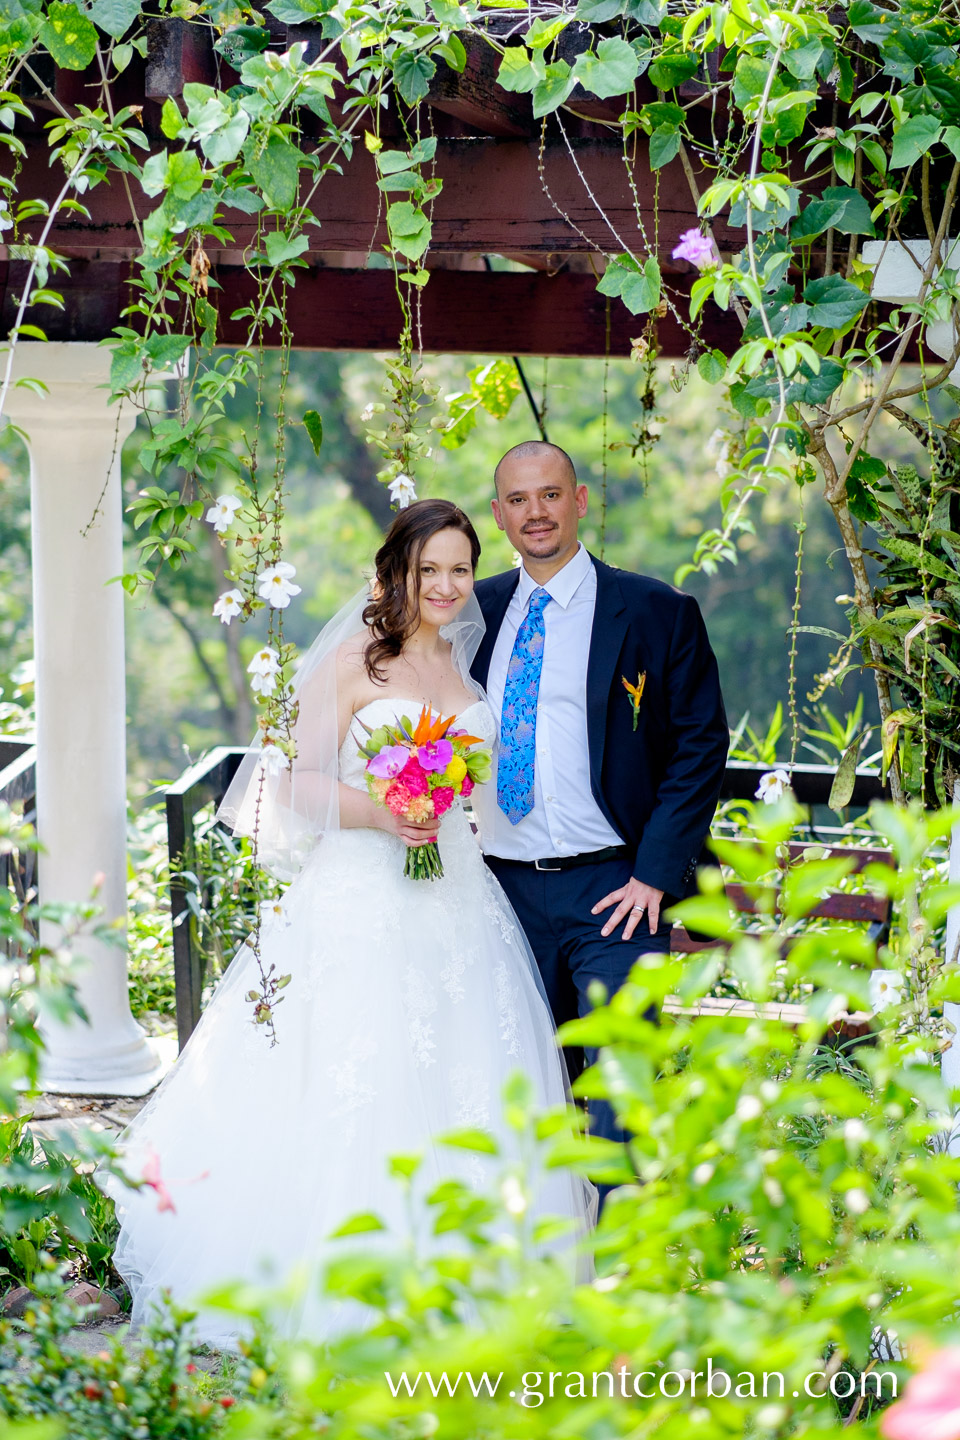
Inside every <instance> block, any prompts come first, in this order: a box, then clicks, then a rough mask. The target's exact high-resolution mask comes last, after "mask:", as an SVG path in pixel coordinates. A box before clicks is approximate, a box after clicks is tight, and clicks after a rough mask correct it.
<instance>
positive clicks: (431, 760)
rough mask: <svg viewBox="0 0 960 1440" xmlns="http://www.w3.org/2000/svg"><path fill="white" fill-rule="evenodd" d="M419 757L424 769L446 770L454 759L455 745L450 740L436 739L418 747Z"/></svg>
mask: <svg viewBox="0 0 960 1440" xmlns="http://www.w3.org/2000/svg"><path fill="white" fill-rule="evenodd" d="M417 759H418V760H419V761H420V764H421V766H422V767H423V769H424V770H437V771H440V770H446V768H447V766H448V765H449V764H450V761H451V760H452V759H453V746H452V745H451V744H450V741H449V740H436V741H434V742H433V743H430V744H427V745H421V746H419V747H418V749H417Z"/></svg>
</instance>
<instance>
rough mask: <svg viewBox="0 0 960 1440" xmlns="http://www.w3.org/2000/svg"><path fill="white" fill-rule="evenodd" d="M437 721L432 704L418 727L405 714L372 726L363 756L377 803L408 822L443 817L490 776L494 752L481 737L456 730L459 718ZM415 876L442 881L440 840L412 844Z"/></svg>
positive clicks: (408, 868) (409, 867) (407, 870)
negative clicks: (454, 724)
mask: <svg viewBox="0 0 960 1440" xmlns="http://www.w3.org/2000/svg"><path fill="white" fill-rule="evenodd" d="M456 718H457V717H456V716H455V715H451V716H450V718H449V719H448V720H444V719H443V717H442V716H440V717H439V718H438V719H436V720H435V719H434V718H433V715H432V714H431V712H430V709H429V707H428V706H426V705H425V706H424V707H423V709H422V710H421V712H420V718H419V720H418V721H417V723H416V725H412V724H411V723H410V721H409V719H408V718H407V716H406V715H402V716H401V717H400V718H399V719H398V720H397V721H396V722H395V723H394V724H393V725H379V726H378V727H377V729H376V730H371V729H370V727H369V726H368V725H363V721H362V720H361V721H360V724H361V725H363V728H364V730H366V732H367V734H368V735H369V737H370V738H369V740H368V741H367V743H366V745H361V746H360V754H361V755H365V756H366V757H367V789H368V791H369V792H370V796H371V798H372V799H373V800H374V801H375V802H376V804H377V805H383V806H384V807H385V808H386V809H387V810H389V811H390V812H391V814H393V815H397V816H399V817H401V818H402V819H404V820H439V819H440V817H441V815H443V814H445V813H446V811H447V810H449V809H450V806H451V805H452V804H453V802H454V800H455V799H456V797H457V796H458V795H463V796H464V797H466V796H467V795H469V794H470V792H471V791H472V790H473V787H474V785H482V784H483V783H484V781H486V780H489V778H490V769H491V755H490V752H489V750H481V749H478V748H476V747H478V746H480V745H482V744H483V741H482V740H481V739H480V737H479V736H478V735H468V734H467V733H466V731H465V730H452V729H451V728H450V727H451V726H452V725H453V722H454V721H455V720H456ZM403 873H404V875H408V876H409V877H410V878H411V879H412V880H438V879H439V878H440V876H441V875H442V874H443V865H442V863H441V861H440V851H439V850H438V849H437V842H436V840H430V841H428V843H427V844H426V845H411V846H409V847H408V849H407V863H406V865H405V866H404V870H403Z"/></svg>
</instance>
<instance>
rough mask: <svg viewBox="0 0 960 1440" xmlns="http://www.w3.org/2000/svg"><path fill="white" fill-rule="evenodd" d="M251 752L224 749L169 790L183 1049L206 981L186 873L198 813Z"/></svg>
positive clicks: (179, 1026)
mask: <svg viewBox="0 0 960 1440" xmlns="http://www.w3.org/2000/svg"><path fill="white" fill-rule="evenodd" d="M245 753H246V752H245V751H244V750H242V749H238V748H235V747H231V746H228V745H218V746H217V748H216V749H215V750H211V751H210V753H209V755H206V756H205V757H204V758H203V759H202V760H200V761H198V762H197V764H196V765H192V766H191V767H190V769H189V770H186V771H185V772H184V773H183V774H182V775H181V776H180V778H179V780H175V781H174V783H173V784H172V785H170V786H168V787H167V790H166V806H167V853H168V854H169V856H170V910H171V914H172V916H173V983H174V990H175V993H176V1005H177V1039H178V1041H179V1044H180V1048H181V1050H182V1049H183V1047H184V1045H185V1044H186V1043H187V1041H188V1040H189V1039H190V1036H191V1035H192V1034H193V1032H194V1030H195V1029H196V1026H197V1022H198V1020H199V1019H200V1002H201V997H202V995H203V982H204V973H203V972H204V967H203V956H202V954H201V951H200V946H199V944H198V942H197V934H196V926H195V924H194V923H193V921H192V917H191V914H190V907H189V905H188V903H187V885H186V882H185V880H184V879H183V878H182V872H183V871H184V870H189V869H190V868H191V867H192V865H193V863H194V861H193V854H194V842H195V837H196V828H195V827H196V820H197V815H198V813H199V812H200V811H201V810H203V809H204V808H205V807H206V806H207V805H210V804H213V805H214V806H216V805H219V804H220V801H221V800H222V799H223V797H224V795H225V794H226V793H227V786H228V785H229V784H230V781H231V780H232V779H233V777H234V775H235V774H236V773H237V767H238V766H239V764H240V761H241V760H242V759H243V757H244V755H245Z"/></svg>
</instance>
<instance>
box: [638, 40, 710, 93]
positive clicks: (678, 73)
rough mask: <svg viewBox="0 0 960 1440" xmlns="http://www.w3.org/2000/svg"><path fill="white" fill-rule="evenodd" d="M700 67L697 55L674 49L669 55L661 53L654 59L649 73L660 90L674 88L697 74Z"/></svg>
mask: <svg viewBox="0 0 960 1440" xmlns="http://www.w3.org/2000/svg"><path fill="white" fill-rule="evenodd" d="M699 68H700V60H699V57H698V56H697V55H691V54H689V53H686V54H684V53H681V52H680V51H676V50H674V51H671V53H670V54H669V55H661V56H660V57H659V59H657V60H654V62H653V64H652V65H651V66H650V69H649V71H648V74H649V76H650V79H651V80H652V81H653V83H654V85H655V86H656V87H657V89H658V90H673V89H675V88H676V87H677V86H678V85H682V84H683V82H684V80H689V79H690V77H691V76H692V75H695V74H696V73H697V70H698V69H699Z"/></svg>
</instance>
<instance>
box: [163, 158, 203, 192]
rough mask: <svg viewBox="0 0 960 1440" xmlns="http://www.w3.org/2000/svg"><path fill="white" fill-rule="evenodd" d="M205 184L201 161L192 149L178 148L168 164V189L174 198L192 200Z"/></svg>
mask: <svg viewBox="0 0 960 1440" xmlns="http://www.w3.org/2000/svg"><path fill="white" fill-rule="evenodd" d="M202 185H203V171H202V169H201V168H200V161H199V159H198V158H197V156H196V155H195V154H194V152H193V151H192V150H177V151H176V152H175V153H174V154H173V155H171V156H170V160H169V163H168V165H167V178H166V190H167V194H168V195H170V196H171V197H172V199H174V200H190V199H191V198H192V197H193V196H194V195H196V193H197V191H198V190H199V189H200V188H201V186H202Z"/></svg>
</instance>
